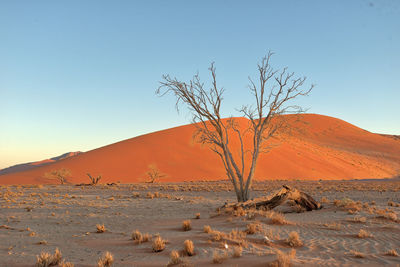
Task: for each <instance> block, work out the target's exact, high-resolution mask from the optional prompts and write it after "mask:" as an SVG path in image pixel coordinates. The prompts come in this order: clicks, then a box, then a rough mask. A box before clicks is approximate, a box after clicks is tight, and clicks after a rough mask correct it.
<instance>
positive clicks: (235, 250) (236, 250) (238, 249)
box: [232, 246, 243, 258]
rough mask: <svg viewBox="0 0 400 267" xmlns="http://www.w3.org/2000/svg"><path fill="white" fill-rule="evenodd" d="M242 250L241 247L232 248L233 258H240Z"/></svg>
mask: <svg viewBox="0 0 400 267" xmlns="http://www.w3.org/2000/svg"><path fill="white" fill-rule="evenodd" d="M242 252H243V248H242V247H241V246H236V247H234V248H233V255H232V257H234V258H240V257H241V256H242Z"/></svg>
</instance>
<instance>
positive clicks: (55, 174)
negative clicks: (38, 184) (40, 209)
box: [44, 168, 71, 184]
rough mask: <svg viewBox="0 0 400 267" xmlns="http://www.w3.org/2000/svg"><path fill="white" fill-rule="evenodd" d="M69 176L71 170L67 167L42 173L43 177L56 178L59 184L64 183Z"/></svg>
mask: <svg viewBox="0 0 400 267" xmlns="http://www.w3.org/2000/svg"><path fill="white" fill-rule="evenodd" d="M70 176H71V171H70V170H69V169H65V168H61V169H59V170H52V171H50V172H46V173H45V174H44V178H47V179H50V180H57V181H58V182H59V183H60V184H65V183H66V182H67V178H68V177H70Z"/></svg>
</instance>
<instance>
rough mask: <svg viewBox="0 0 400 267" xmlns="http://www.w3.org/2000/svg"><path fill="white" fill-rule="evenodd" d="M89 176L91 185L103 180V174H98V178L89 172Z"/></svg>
mask: <svg viewBox="0 0 400 267" xmlns="http://www.w3.org/2000/svg"><path fill="white" fill-rule="evenodd" d="M87 176H89V179H90V185H97V184H98V183H99V181H100V180H101V175H98V176H97V177H96V178H94V177H92V175H90V173H87Z"/></svg>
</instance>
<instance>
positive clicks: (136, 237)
mask: <svg viewBox="0 0 400 267" xmlns="http://www.w3.org/2000/svg"><path fill="white" fill-rule="evenodd" d="M132 239H133V240H135V241H138V242H142V240H143V236H142V233H141V232H139V230H137V229H136V230H135V231H133V233H132Z"/></svg>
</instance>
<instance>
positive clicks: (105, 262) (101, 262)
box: [97, 251, 114, 267]
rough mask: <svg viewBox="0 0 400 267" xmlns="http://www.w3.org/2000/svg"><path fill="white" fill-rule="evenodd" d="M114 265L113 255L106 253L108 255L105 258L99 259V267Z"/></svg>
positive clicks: (104, 255)
mask: <svg viewBox="0 0 400 267" xmlns="http://www.w3.org/2000/svg"><path fill="white" fill-rule="evenodd" d="M113 263H114V257H113V255H112V254H111V253H110V252H108V251H106V253H104V254H103V257H101V258H100V259H99V261H98V262H97V266H98V267H110V266H111V265H112V264H113Z"/></svg>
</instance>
